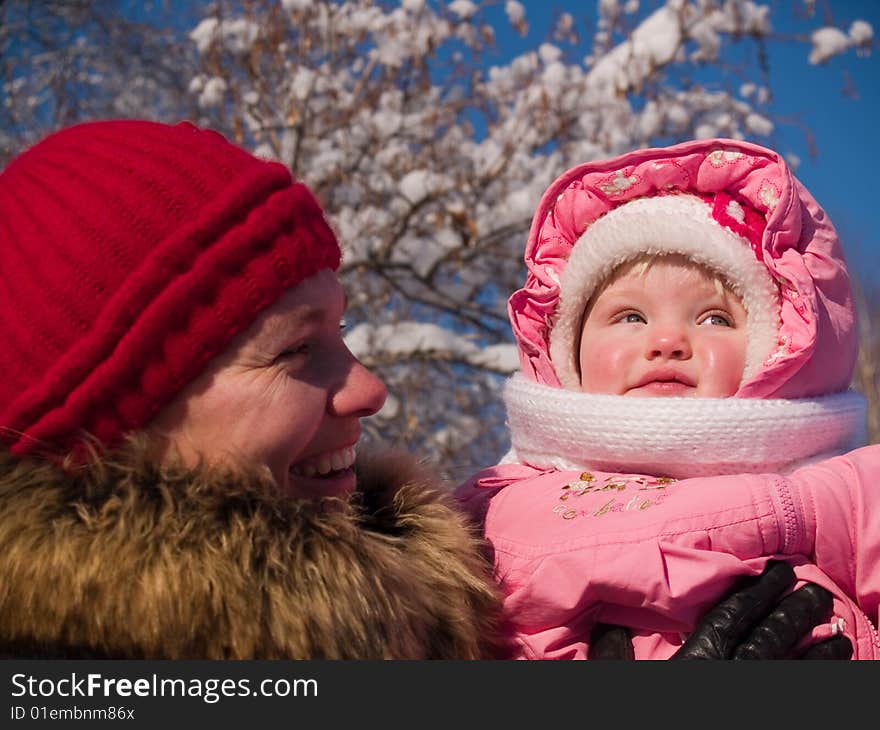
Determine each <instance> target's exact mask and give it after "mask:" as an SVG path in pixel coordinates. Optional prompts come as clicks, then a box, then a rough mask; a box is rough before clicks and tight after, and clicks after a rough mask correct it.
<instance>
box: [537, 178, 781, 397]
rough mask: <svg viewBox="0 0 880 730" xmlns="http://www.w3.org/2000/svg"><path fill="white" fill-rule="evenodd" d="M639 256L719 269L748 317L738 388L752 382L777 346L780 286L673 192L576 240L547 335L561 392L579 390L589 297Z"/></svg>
mask: <svg viewBox="0 0 880 730" xmlns="http://www.w3.org/2000/svg"><path fill="white" fill-rule="evenodd" d="M735 212H736V211H733V213H735ZM734 217H735V215H734ZM642 254H648V255H658V254H659V255H662V254H681V255H683V256H686V257H687V258H689V259H691V260H692V261H694V262H696V263H697V264H700V265H702V266H705V267H707V268H709V269H711V270H713V271H717V272H718V273H719V274H720V275H721V276H722V277H723V278H724V279H725V280H726V281H727V282H728V283H729V284H730V286H731V288H732V289H733V292H734V293H735V294H736V295H737V296H738V297H739V298H740V299H741V301H742V304H743V307H744V308H745V310H746V312H747V313H748V321H747V323H746V335H747V345H746V362H745V368H744V371H743V377H742V380H741V383H743V382H745V381H747V380H748V379H749V378H751V377H752V376H753V375H754V374H755V373H756V372H757V371H758V369H759V368H760V367H761V364H762V363H763V362H764V361H765V360H766V359H767V358H768V357H769V356H770V355H771V354H772V353H773V352H774V350H775V349H776V347H777V344H778V333H779V321H780V320H779V311H780V307H779V290H778V287H777V285H776V284H775V282H774V281H773V279H772V277H771V276H770V273H769V271H768V270H767V267H766V266H764V265H763V264H762V263H761V262H760V261H758V260H757V258H756V257H755V254H754V252H753V251H752V249H751V248H750V246H749V244H748V241H746V240H745V239H744V238H742V237H741V236H739V235H737V234H736V233H734V232H733V231H731V230H729V229H728V228H725V227H724V226H722V225H721V224H719V223H718V222H717V221H716V220H715V219H714V218H713V217H712V213H711V207H710V206H709V204H708V203H706V202H704V201H703V200H701V199H700V198H698V197H696V196H693V195H687V194H671V195H661V196H654V197H648V198H636V199H635V200H631V201H630V202H628V203H624V204H623V205H620V206H618V207H617V208H614V209H613V210H611V211H609V212H608V213H606V214H605V215H603V216H602V217H601V218H599V219H598V220H596V221H595V222H594V223H593V224H592V225H591V226H590V227H589V228H587V230H586V231H584V233H583V235H581V237H580V238H579V239H578V240H577V241H576V242H575V245H574V247H573V248H572V251H571V254H570V256H569V259H568V264H567V265H566V268H565V271H564V272H563V275H562V280H561V282H560V295H559V308H558V310H557V315H556V321H555V323H554V325H553V327H552V329H551V332H550V358H551V360H552V361H553V367H554V369H555V370H556V374H557V376H558V377H559V381H560V382H561V383H562V386H563V388H567V389H569V390H580V376H579V374H578V371H579V368H578V367H577V359H578V353H576V352H575V345H576V343H577V342H578V340H579V338H580V329H581V326H582V317H583V313H584V310H585V308H586V306H587V303H588V302H589V300H590V297H591V296H592V295H593V292H594V291H595V290H596V287H597V286H599V284H600V283H601V282H602V281H604V280H605V278H606V277H608V276H609V275H610V274H611V273H612V272H613V271H614V270H615V269H616V268H617V267H618V266H620V265H621V264H623V263H625V262H627V261H630V260H632V259H634V258H636V257H637V256H640V255H642Z"/></svg>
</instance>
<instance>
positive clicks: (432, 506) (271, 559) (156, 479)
mask: <svg viewBox="0 0 880 730" xmlns="http://www.w3.org/2000/svg"><path fill="white" fill-rule="evenodd" d="M358 479H359V482H358V483H359V493H360V504H359V503H358V501H359V500H358V499H354V500H353V501H352V504H343V503H340V502H332V503H330V502H327V503H324V504H323V505H322V504H316V503H312V502H304V501H295V500H289V499H284V498H282V497H280V496H279V495H277V494H276V493H275V491H274V490H273V487H272V484H271V483H270V482H268V481H267V480H265V479H264V478H261V477H260V476H255V475H242V474H237V473H233V472H231V471H222V470H219V469H216V468H214V469H209V468H199V469H195V470H183V469H179V468H178V469H160V468H158V467H157V466H156V465H155V464H154V463H152V462H151V461H150V459H149V457H148V455H147V450H146V446H145V445H144V444H143V443H142V442H140V441H138V440H137V439H132V440H131V442H130V443H129V444H128V445H127V446H126V447H125V448H124V449H122V450H121V451H120V452H118V453H117V454H116V456H115V457H114V458H113V459H111V458H103V459H97V460H94V461H93V462H92V463H91V464H90V465H88V466H86V467H82V468H74V469H68V470H67V471H65V470H62V469H61V468H59V467H57V466H55V465H53V464H50V463H47V462H43V461H38V460H35V459H19V458H17V457H13V456H11V455H9V454H8V453H5V452H4V453H0V653H2V654H6V655H7V656H43V657H52V656H54V657H95V656H98V657H110V658H123V657H125V658H167V659H257V658H259V659H271V658H288V659H306V658H359V659H380V658H394V659H418V658H447V659H474V658H487V657H491V656H498V655H499V653H500V652H501V651H502V642H501V640H500V635H501V633H502V631H501V629H500V624H499V616H500V602H499V599H498V595H497V591H496V588H495V586H494V583H493V582H492V580H491V577H490V575H491V573H490V567H489V564H488V561H487V560H486V559H485V558H484V557H483V555H482V553H481V549H482V546H483V543H482V541H481V540H480V539H479V538H478V537H477V536H476V535H475V534H474V533H473V531H472V528H471V527H469V526H468V525H467V523H466V521H465V518H464V517H463V516H462V514H461V513H460V512H459V511H458V510H457V509H455V508H454V506H453V504H452V501H451V498H450V497H449V495H448V494H446V493H444V492H442V491H441V490H440V489H438V488H437V487H436V486H434V485H433V484H432V480H431V479H430V478H429V477H428V476H427V475H426V474H425V472H424V471H423V470H421V469H420V468H419V467H418V466H417V465H415V464H414V463H413V461H412V459H411V458H409V457H405V456H402V455H396V456H393V457H390V458H385V459H382V460H374V461H372V462H370V463H369V464H364V465H361V467H360V468H359V477H358Z"/></svg>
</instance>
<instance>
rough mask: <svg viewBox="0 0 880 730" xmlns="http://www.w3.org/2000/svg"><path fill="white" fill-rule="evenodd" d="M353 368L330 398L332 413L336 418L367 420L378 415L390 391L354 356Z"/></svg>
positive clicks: (352, 358)
mask: <svg viewBox="0 0 880 730" xmlns="http://www.w3.org/2000/svg"><path fill="white" fill-rule="evenodd" d="M350 357H351V367H350V368H349V369H348V372H347V373H346V374H345V379H344V381H343V382H342V384H341V385H340V387H339V388H337V389H336V391H335V392H334V393H333V394H332V395H331V396H330V411H331V413H333V415H336V416H356V417H357V418H366V417H367V416H372V415H373V414H374V413H376V412H377V411H378V410H379V409H380V408H381V407H382V406H383V405H384V403H385V398H386V396H387V395H388V390H387V389H386V388H385V383H383V382H382V381H381V380H380V379H379V378H378V377H377V376H376V375H374V374H373V373H371V372H370V371H369V370H368V369H367V368H366V367H364V365H363V364H362V363H361V362H360V360H358V359H356V358H355V357H354V356H353V355H350Z"/></svg>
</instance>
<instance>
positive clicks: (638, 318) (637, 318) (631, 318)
mask: <svg viewBox="0 0 880 730" xmlns="http://www.w3.org/2000/svg"><path fill="white" fill-rule="evenodd" d="M623 321H624V322H630V323H634V324H637V323H639V322H641V323H642V324H647V322H646V320H645V318H644V317H643V316H642V315H641V314H637V313H636V312H630V313H629V314H627V315H626V316H625V317H624V318H623Z"/></svg>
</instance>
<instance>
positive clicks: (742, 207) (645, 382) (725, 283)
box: [458, 140, 880, 659]
mask: <svg viewBox="0 0 880 730" xmlns="http://www.w3.org/2000/svg"><path fill="white" fill-rule="evenodd" d="M526 263H527V265H528V268H529V276H528V280H527V283H526V285H525V287H524V288H523V289H521V290H519V291H517V292H515V293H514V294H513V296H512V297H511V299H510V305H509V311H510V316H511V322H512V324H513V329H514V334H515V335H516V338H517V341H518V345H519V349H520V359H521V363H522V373H520V374H518V375H515V376H514V377H513V378H511V379H510V380H509V381H508V383H507V385H506V387H505V394H504V397H505V404H506V407H507V412H508V422H509V426H510V436H511V445H512V448H511V450H510V452H509V453H508V454H507V455H506V456H505V458H504V459H503V460H502V463H500V464H499V465H497V466H495V467H492V468H490V469H487V470H484V471H483V472H480V473H479V474H477V475H475V476H474V477H473V478H472V479H471V480H469V481H468V482H466V483H465V484H464V485H462V486H461V487H460V488H459V490H458V496H459V498H460V499H461V500H462V501H463V502H464V504H466V505H467V506H469V507H470V508H471V509H472V511H473V513H474V515H475V516H476V517H477V518H478V519H480V520H482V522H483V525H484V530H485V534H486V536H487V538H488V539H489V540H490V542H491V543H492V547H493V551H494V559H495V568H496V575H497V577H498V579H499V580H500V582H501V585H502V588H503V589H504V592H505V594H506V605H507V610H508V614H509V616H510V619H511V620H512V622H513V624H514V626H515V630H516V635H517V642H518V648H519V654H520V656H522V657H523V658H585V657H586V656H587V655H588V653H589V643H590V639H589V637H590V632H591V629H592V628H593V627H594V626H595V625H596V624H597V623H600V622H601V623H611V624H621V625H625V626H628V627H632V630H633V645H634V650H635V656H636V658H654V659H663V658H667V657H669V656H670V655H671V654H672V653H673V652H674V651H675V650H676V648H677V647H678V646H679V645H680V643H681V637H682V635H683V634H685V633H688V632H690V631H691V630H692V629H693V627H694V624H695V622H696V620H697V619H698V618H699V617H700V615H701V614H702V612H704V611H705V610H706V608H707V607H709V606H710V605H711V604H712V603H713V602H714V601H715V600H717V598H718V596H720V595H721V594H722V593H723V592H724V591H725V590H727V589H729V587H730V586H731V585H732V583H733V582H734V581H735V580H736V579H737V578H738V577H739V576H745V575H756V574H758V573H760V572H761V570H762V568H763V566H764V565H765V564H766V563H767V561H768V560H769V559H771V558H773V559H782V560H785V561H786V562H788V563H789V564H791V565H792V566H793V567H794V569H795V573H796V574H797V575H798V577H799V578H800V579H801V580H802V581H811V582H814V583H817V584H819V585H821V586H823V587H824V588H827V589H828V590H829V591H831V593H832V594H833V595H834V615H833V617H832V619H831V621H830V623H828V624H824V625H822V626H820V627H818V628H817V629H816V630H815V631H814V635H813V637H812V638H813V640H821V639H825V638H829V637H831V636H833V635H836V634H838V633H841V632H842V633H843V634H844V635H845V636H847V638H849V639H850V641H851V642H852V644H853V647H854V654H853V657H854V658H877V657H880V642H878V638H877V633H876V630H875V629H874V625H873V623H872V621H876V619H877V617H878V606H880V563H878V556H880V510H878V509H875V508H874V507H875V505H874V502H880V489H878V488H877V485H876V481H877V478H878V476H880V447H878V446H871V447H865V448H862V449H856V447H857V446H858V445H859V444H860V443H862V442H863V441H864V422H865V406H864V401H863V399H862V397H861V396H860V395H858V394H856V393H854V392H850V391H847V388H848V385H849V382H850V379H851V376H852V371H853V367H854V363H855V358H856V353H857V340H856V329H855V317H854V310H853V305H852V295H851V290H850V285H849V277H848V274H847V271H846V265H845V262H844V258H843V254H842V252H841V250H840V245H839V242H838V240H837V236H836V233H835V231H834V228H833V227H832V225H831V223H830V222H829V220H828V218H827V216H826V215H825V214H824V212H823V211H822V210H821V208H819V206H818V205H817V204H816V202H815V201H814V200H813V198H812V197H811V196H810V195H809V193H808V192H807V191H806V190H805V189H804V187H803V186H802V185H801V184H800V183H799V182H798V181H797V180H796V179H795V178H794V177H793V176H792V175H791V173H790V172H789V171H788V169H787V167H786V165H785V163H784V162H783V161H782V159H781V158H780V157H779V156H778V155H776V154H775V153H774V152H772V151H770V150H767V149H764V148H761V147H758V146H756V145H752V144H748V143H744V142H735V141H732V140H707V141H696V142H689V143H685V144H682V145H676V146H673V147H669V148H665V149H651V150H638V151H636V152H632V153H629V154H627V155H623V156H622V157H619V158H616V159H613V160H607V161H601V162H594V163H587V164H585V165H581V166H579V167H576V168H574V169H573V170H570V171H568V172H566V173H565V174H564V175H562V176H561V177H560V178H558V179H557V180H556V182H554V183H553V185H551V187H550V188H549V189H548V191H547V192H546V193H545V195H544V196H543V198H542V200H541V203H540V205H539V207H538V211H537V213H536V215H535V218H534V220H533V223H532V228H531V232H530V236H529V242H528V244H527V248H526ZM731 396H732V397H731ZM853 449H856V450H853ZM845 452H848V453H846V454H845V456H836V457H835V454H843V453H845ZM832 457H834V458H832Z"/></svg>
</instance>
